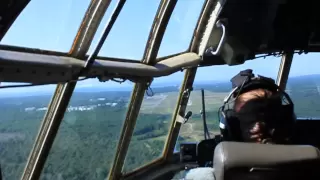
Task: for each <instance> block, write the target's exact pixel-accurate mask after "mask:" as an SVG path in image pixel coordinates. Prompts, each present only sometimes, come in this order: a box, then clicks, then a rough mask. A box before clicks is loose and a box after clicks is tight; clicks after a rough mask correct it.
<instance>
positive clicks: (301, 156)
mask: <svg viewBox="0 0 320 180" xmlns="http://www.w3.org/2000/svg"><path fill="white" fill-rule="evenodd" d="M314 159H320V152H319V150H318V149H317V148H315V147H313V146H307V145H275V144H256V143H242V142H241V143H240V142H221V143H219V144H218V145H217V147H216V148H215V151H214V159H213V162H214V163H213V167H214V169H215V175H216V178H217V180H223V179H224V173H225V172H226V171H227V170H229V169H233V168H243V167H270V166H272V165H274V166H276V165H279V164H288V163H289V164H290V163H295V162H300V161H304V160H314Z"/></svg>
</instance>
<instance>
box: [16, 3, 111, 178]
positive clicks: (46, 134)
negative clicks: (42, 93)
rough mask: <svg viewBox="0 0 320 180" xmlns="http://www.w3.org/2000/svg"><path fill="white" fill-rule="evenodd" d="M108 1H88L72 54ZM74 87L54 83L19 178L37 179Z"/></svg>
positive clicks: (84, 44)
mask: <svg viewBox="0 0 320 180" xmlns="http://www.w3.org/2000/svg"><path fill="white" fill-rule="evenodd" d="M110 3H111V0H93V1H91V3H90V5H89V7H88V9H87V11H86V14H85V16H84V18H83V20H82V23H81V25H80V27H79V30H78V33H77V35H76V37H75V39H74V42H73V45H72V47H71V49H70V52H69V54H70V55H71V56H72V57H76V58H80V59H81V58H84V56H85V55H86V53H87V51H88V50H89V47H90V45H91V42H92V40H93V37H94V35H95V33H96V31H97V29H98V26H99V24H100V22H101V20H102V18H103V16H104V14H105V12H106V10H107V8H108V7H109V5H110ZM75 86H76V82H71V83H67V84H58V85H57V88H56V90H55V93H54V96H53V97H52V99H51V102H50V104H49V107H48V110H47V112H46V114H45V117H44V119H43V121H42V124H41V127H40V130H39V132H38V135H37V138H36V141H35V144H34V146H33V149H32V151H31V153H30V156H29V158H28V162H27V164H26V167H25V169H24V172H23V175H22V178H21V179H23V180H33V179H39V178H40V175H41V171H42V169H43V168H44V165H45V162H46V159H47V157H48V156H49V152H50V149H51V147H52V144H53V141H54V139H55V136H56V134H57V131H58V129H59V126H60V123H61V121H62V119H63V116H64V113H65V111H66V108H67V106H68V104H69V101H70V99H71V96H72V93H73V90H74V88H75Z"/></svg>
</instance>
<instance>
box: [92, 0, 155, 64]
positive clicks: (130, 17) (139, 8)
mask: <svg viewBox="0 0 320 180" xmlns="http://www.w3.org/2000/svg"><path fill="white" fill-rule="evenodd" d="M116 3H117V1H111V4H110V7H109V9H108V10H107V13H106V14H105V16H104V18H103V20H102V23H101V24H100V26H99V28H98V31H97V34H96V35H95V39H94V41H93V43H92V45H91V49H90V51H89V53H90V52H92V50H93V48H94V47H95V46H96V43H97V42H98V40H99V38H100V36H101V33H102V31H103V29H104V27H105V25H106V23H107V22H108V20H109V18H110V15H111V13H112V12H113V10H114V8H115V5H116ZM159 4H160V0H156V1H153V0H152V1H150V0H129V1H126V3H125V5H124V6H123V8H122V10H121V13H120V14H119V16H118V18H117V20H116V22H115V23H114V25H113V27H112V29H111V31H110V34H109V36H108V37H107V39H106V41H105V43H104V45H103V47H102V48H101V51H100V53H99V56H107V57H116V58H125V59H132V60H139V61H140V60H141V59H142V56H143V53H144V49H145V47H146V43H147V40H148V36H149V32H150V30H151V26H152V23H153V19H154V17H155V15H156V12H157V9H158V6H159Z"/></svg>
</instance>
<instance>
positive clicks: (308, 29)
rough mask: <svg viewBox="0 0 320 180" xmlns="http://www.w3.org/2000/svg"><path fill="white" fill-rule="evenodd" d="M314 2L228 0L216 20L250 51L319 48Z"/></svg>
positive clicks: (319, 34) (315, 5)
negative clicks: (223, 22) (221, 20)
mask: <svg viewBox="0 0 320 180" xmlns="http://www.w3.org/2000/svg"><path fill="white" fill-rule="evenodd" d="M316 3H317V1H313V0H305V1H295V0H259V1H256V0H242V1H238V0H227V1H226V4H225V6H224V8H223V10H222V12H221V14H220V17H219V18H218V19H224V21H225V22H226V28H227V29H228V34H229V36H230V37H236V38H237V39H238V40H239V41H240V42H241V43H242V44H243V45H244V46H246V47H247V48H248V49H249V50H250V52H251V54H260V53H272V52H283V51H284V52H286V51H293V50H301V51H304V52H319V51H320V21H319V19H320V16H319V15H320V11H319V10H318V5H317V4H316Z"/></svg>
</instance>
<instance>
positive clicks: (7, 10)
mask: <svg viewBox="0 0 320 180" xmlns="http://www.w3.org/2000/svg"><path fill="white" fill-rule="evenodd" d="M29 2H30V0H1V1H0V41H1V39H2V38H3V37H4V35H5V34H6V32H7V31H8V29H9V28H10V26H11V25H12V23H13V22H14V21H15V19H16V18H17V17H18V15H19V14H20V13H21V11H22V10H23V9H24V8H25V7H26V6H27V4H28V3H29Z"/></svg>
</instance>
